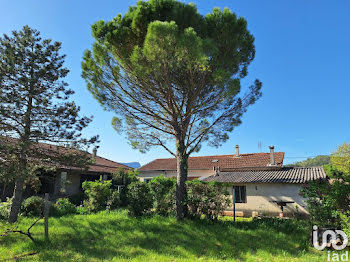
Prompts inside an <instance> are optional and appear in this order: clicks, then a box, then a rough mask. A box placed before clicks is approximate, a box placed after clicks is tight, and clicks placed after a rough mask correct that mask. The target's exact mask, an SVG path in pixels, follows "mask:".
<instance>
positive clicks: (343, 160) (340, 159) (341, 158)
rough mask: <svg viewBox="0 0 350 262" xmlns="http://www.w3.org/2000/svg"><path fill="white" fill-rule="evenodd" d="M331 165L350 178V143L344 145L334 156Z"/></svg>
mask: <svg viewBox="0 0 350 262" xmlns="http://www.w3.org/2000/svg"><path fill="white" fill-rule="evenodd" d="M331 163H332V165H333V166H334V167H336V168H337V169H338V170H339V171H342V172H343V173H344V174H347V175H349V176H350V143H344V144H343V145H341V146H340V147H339V148H338V149H337V151H336V152H335V153H333V154H332V156H331Z"/></svg>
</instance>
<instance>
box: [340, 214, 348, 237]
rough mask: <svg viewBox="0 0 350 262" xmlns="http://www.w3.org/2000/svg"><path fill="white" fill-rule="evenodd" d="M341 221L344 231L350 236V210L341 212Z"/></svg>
mask: <svg viewBox="0 0 350 262" xmlns="http://www.w3.org/2000/svg"><path fill="white" fill-rule="evenodd" d="M349 209H350V207H349ZM339 216H340V223H341V227H342V229H343V231H344V232H345V234H346V235H347V236H348V237H349V236H350V211H349V210H348V211H347V212H344V213H340V214H339Z"/></svg>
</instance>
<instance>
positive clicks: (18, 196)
mask: <svg viewBox="0 0 350 262" xmlns="http://www.w3.org/2000/svg"><path fill="white" fill-rule="evenodd" d="M23 187H24V179H23V178H22V177H19V178H18V179H17V181H16V184H15V189H14V192H13V200H12V205H11V211H10V216H9V220H8V221H9V222H10V223H14V222H16V221H17V217H18V213H19V210H20V208H21V204H22V194H23Z"/></svg>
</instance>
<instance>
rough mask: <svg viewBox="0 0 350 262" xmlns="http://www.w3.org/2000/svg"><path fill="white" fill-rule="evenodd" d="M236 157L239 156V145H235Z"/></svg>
mask: <svg viewBox="0 0 350 262" xmlns="http://www.w3.org/2000/svg"><path fill="white" fill-rule="evenodd" d="M236 157H239V145H236Z"/></svg>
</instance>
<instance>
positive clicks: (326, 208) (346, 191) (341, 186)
mask: <svg viewBox="0 0 350 262" xmlns="http://www.w3.org/2000/svg"><path fill="white" fill-rule="evenodd" d="M325 171H326V172H327V175H328V176H329V178H330V179H329V180H328V179H327V180H318V181H311V182H309V183H308V184H307V185H306V186H304V187H303V188H302V189H301V191H300V193H301V195H302V196H303V197H304V198H306V203H307V208H308V211H309V214H310V222H311V223H312V224H314V225H318V226H320V227H341V226H342V225H341V224H342V220H341V214H344V213H346V212H348V211H349V204H350V203H349V196H350V187H349V183H350V176H349V175H345V174H344V173H342V172H340V171H338V170H337V169H335V168H334V167H332V166H330V165H328V166H325Z"/></svg>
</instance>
